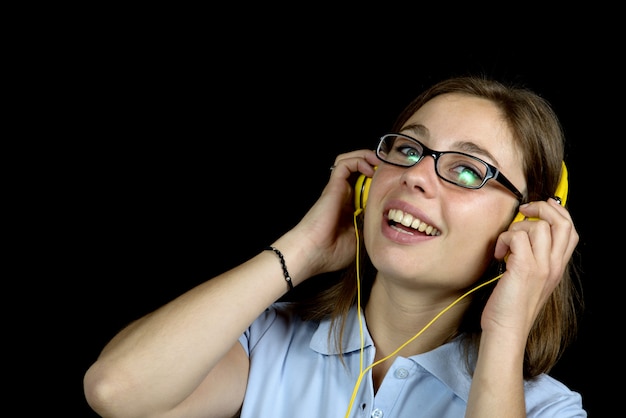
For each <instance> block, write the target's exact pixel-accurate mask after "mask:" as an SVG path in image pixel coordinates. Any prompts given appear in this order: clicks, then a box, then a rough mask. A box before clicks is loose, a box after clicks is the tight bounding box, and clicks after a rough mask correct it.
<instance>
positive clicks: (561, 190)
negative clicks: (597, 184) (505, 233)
mask: <svg viewBox="0 0 626 418" xmlns="http://www.w3.org/2000/svg"><path fill="white" fill-rule="evenodd" d="M568 191H569V180H568V178H567V167H566V166H565V161H563V162H562V163H561V177H560V179H559V184H558V185H557V186H556V191H555V192H554V197H555V198H558V202H559V203H560V204H561V206H565V202H567V192H568ZM524 219H526V217H525V216H524V215H522V214H521V212H517V215H515V219H513V222H511V225H512V224H514V223H515V222H519V221H523V220H524Z"/></svg>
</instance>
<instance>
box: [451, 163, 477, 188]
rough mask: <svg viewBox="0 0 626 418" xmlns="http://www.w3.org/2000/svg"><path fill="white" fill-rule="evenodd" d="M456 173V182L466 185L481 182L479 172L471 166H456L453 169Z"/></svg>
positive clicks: (475, 184)
mask: <svg viewBox="0 0 626 418" xmlns="http://www.w3.org/2000/svg"><path fill="white" fill-rule="evenodd" d="M454 172H455V173H456V182H457V183H459V184H464V185H466V186H478V185H479V184H481V183H482V182H483V179H482V177H481V176H480V173H478V172H476V171H475V170H474V169H472V168H471V167H466V166H457V167H455V169H454Z"/></svg>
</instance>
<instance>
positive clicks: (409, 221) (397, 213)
mask: <svg viewBox="0 0 626 418" xmlns="http://www.w3.org/2000/svg"><path fill="white" fill-rule="evenodd" d="M387 219H389V220H390V221H392V222H393V223H395V224H400V225H402V226H405V227H407V228H411V229H414V230H416V231H419V232H423V233H424V234H426V235H431V236H433V237H435V236H437V235H440V234H441V232H439V230H438V229H437V228H435V227H434V226H432V225H428V224H427V223H425V222H422V221H421V220H420V219H418V218H416V217H414V216H413V215H411V214H410V213H405V212H403V211H401V210H400V209H390V210H389V212H388V213H387Z"/></svg>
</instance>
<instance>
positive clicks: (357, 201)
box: [354, 174, 372, 211]
mask: <svg viewBox="0 0 626 418" xmlns="http://www.w3.org/2000/svg"><path fill="white" fill-rule="evenodd" d="M371 183H372V179H371V178H370V177H367V176H366V175H365V174H361V175H360V176H359V178H358V179H357V181H356V184H355V186H354V209H355V210H356V211H362V210H363V209H365V205H366V203H367V196H368V194H369V191H370V184H371Z"/></svg>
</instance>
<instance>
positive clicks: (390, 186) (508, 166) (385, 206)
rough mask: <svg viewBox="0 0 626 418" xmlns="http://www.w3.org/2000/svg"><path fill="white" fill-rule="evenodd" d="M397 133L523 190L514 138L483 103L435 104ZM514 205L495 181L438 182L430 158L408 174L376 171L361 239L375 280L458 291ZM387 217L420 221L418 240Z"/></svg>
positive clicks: (460, 99)
mask: <svg viewBox="0 0 626 418" xmlns="http://www.w3.org/2000/svg"><path fill="white" fill-rule="evenodd" d="M401 133H403V134H406V135H408V136H410V137H412V138H415V139H417V140H418V141H420V142H422V143H423V144H424V145H425V146H427V147H428V148H431V149H433V150H437V151H461V152H465V153H468V154H471V155H473V156H475V157H478V158H480V159H482V160H484V161H486V162H488V163H490V164H492V165H494V166H495V167H497V168H498V169H500V171H501V172H502V173H503V174H504V175H505V176H506V177H507V178H508V179H509V180H510V181H511V182H512V183H513V184H514V185H515V186H516V187H517V188H518V189H519V190H521V191H522V192H524V191H525V189H526V182H525V179H524V175H523V172H522V165H521V157H520V155H519V153H518V151H517V150H516V148H515V146H514V141H513V137H512V133H511V132H510V130H509V127H508V126H507V124H506V122H505V121H504V119H503V118H502V115H501V113H500V111H499V109H498V108H497V107H496V106H495V105H494V104H493V103H492V102H490V101H488V100H486V99H481V98H476V97H471V96H466V95H460V94H445V95H441V96H437V97H435V98H433V99H432V100H430V101H429V102H427V103H426V104H425V105H424V106H422V107H421V108H420V109H419V110H418V111H417V112H416V113H414V114H413V116H412V117H411V118H410V119H409V120H408V121H407V122H406V123H405V124H404V127H403V130H402V131H401ZM517 205H518V202H517V199H516V197H515V196H514V195H513V193H511V192H510V191H509V190H508V189H506V188H505V187H504V186H502V185H501V184H500V183H498V182H497V181H495V180H493V179H492V180H489V181H488V182H487V183H486V184H485V185H484V186H483V187H482V188H480V189H476V190H471V189H465V188H462V187H459V186H457V185H454V184H451V183H448V182H446V181H444V180H442V179H441V178H440V177H438V176H437V174H436V173H435V162H434V160H433V158H432V157H430V156H427V157H424V158H423V159H422V160H420V161H419V162H418V163H417V164H416V165H414V166H412V167H409V168H405V167H398V166H394V165H391V164H387V163H382V164H381V165H380V166H378V169H377V171H376V173H375V175H374V177H373V180H372V185H371V188H370V191H369V196H368V202H367V209H366V210H365V215H364V216H365V224H364V232H363V235H364V236H363V239H364V243H365V246H366V248H367V251H368V254H369V256H370V258H371V260H372V262H373V264H374V266H375V267H376V268H377V270H378V272H379V274H381V275H383V276H385V277H388V278H391V279H399V280H401V281H402V283H404V284H407V285H410V284H411V283H415V284H419V285H420V286H423V285H427V284H428V285H431V286H435V287H443V288H446V289H450V288H451V287H452V288H453V289H463V288H465V287H467V286H469V285H470V284H472V283H473V282H475V281H476V280H477V279H478V278H479V277H480V276H481V274H482V273H483V271H484V270H485V268H486V267H487V265H488V263H489V261H490V260H491V259H492V258H493V248H494V245H495V242H496V239H497V237H498V235H499V233H500V232H502V231H503V230H505V229H506V228H507V226H508V224H509V222H510V221H511V219H512V216H513V214H514V211H515V209H516V208H517ZM390 211H391V212H392V214H395V216H396V217H397V218H396V219H397V220H400V219H404V221H405V223H408V222H409V221H412V224H413V227H415V226H416V225H417V224H419V222H415V219H416V218H417V219H419V220H421V221H422V224H421V226H422V228H418V229H424V228H425V229H424V232H419V230H416V229H414V228H412V227H407V226H402V225H401V223H402V221H400V222H394V221H390V220H389V219H388V216H389V213H390ZM407 214H408V215H410V216H411V217H412V218H410V217H408V216H407ZM431 227H432V230H431ZM429 231H430V234H428V233H427V232H429Z"/></svg>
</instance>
